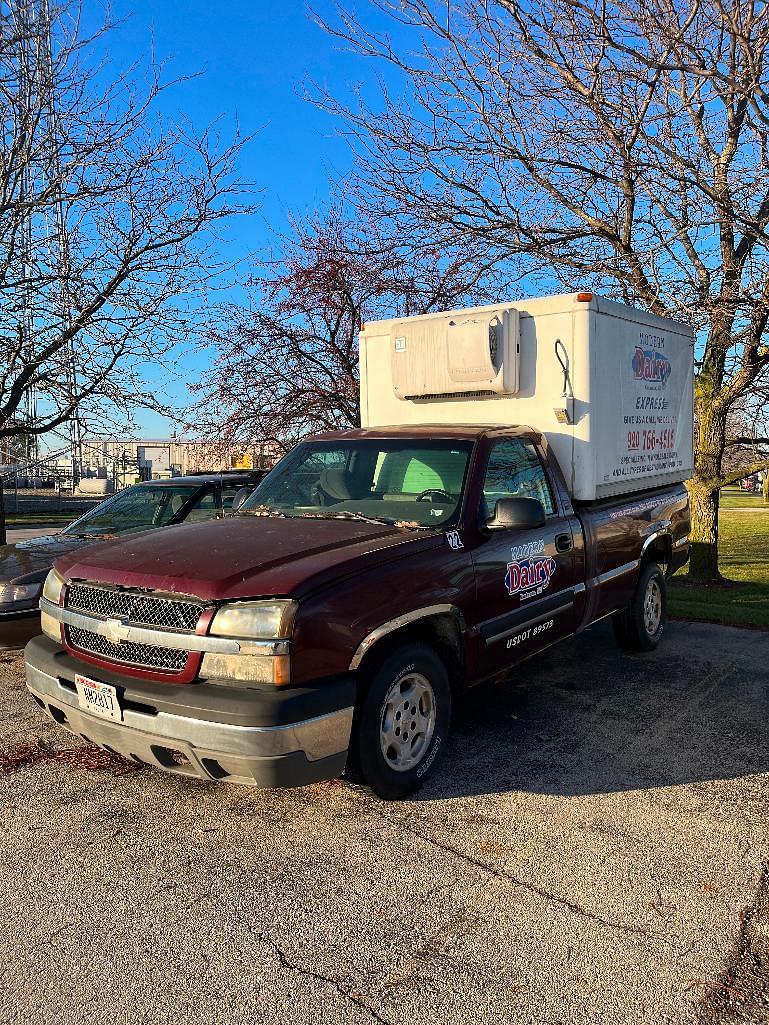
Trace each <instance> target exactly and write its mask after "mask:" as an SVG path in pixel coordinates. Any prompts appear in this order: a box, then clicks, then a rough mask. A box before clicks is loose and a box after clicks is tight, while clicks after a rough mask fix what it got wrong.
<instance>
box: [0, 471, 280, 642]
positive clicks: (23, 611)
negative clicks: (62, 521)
mask: <svg viewBox="0 0 769 1025" xmlns="http://www.w3.org/2000/svg"><path fill="white" fill-rule="evenodd" d="M264 475H265V471H263V470H234V471H227V472H224V473H193V474H190V475H188V476H186V477H172V478H171V479H170V480H153V481H146V482H144V483H142V484H134V485H133V486H132V487H129V488H126V489H125V490H123V491H119V492H118V493H117V494H116V495H114V496H112V497H111V498H108V499H106V500H105V501H104V502H101V503H99V505H97V506H95V507H94V508H93V509H89V510H88V512H87V513H85V514H84V515H83V516H81V517H79V519H77V520H75V521H74V523H71V524H70V525H69V526H68V527H65V528H64V529H63V530H62V531H60V532H59V533H58V534H47V535H44V536H42V537H36V538H33V539H31V540H28V541H18V542H16V543H15V544H8V545H2V546H0V646H8V645H9V644H12V643H14V642H15V640H16V638H17V637H18V639H19V640H26V639H28V637H29V636H32V635H34V634H35V633H38V632H39V624H40V610H39V608H38V601H39V600H40V592H41V589H42V586H43V581H44V580H45V577H46V574H47V573H48V570H49V569H50V568H51V566H52V565H53V563H54V561H55V560H56V559H58V558H59V556H61V555H66V554H69V553H70V552H72V551H74V550H75V549H77V548H82V547H83V546H84V545H87V544H93V543H94V542H95V541H105V540H109V539H110V538H114V537H121V536H123V535H125V534H133V533H136V532H138V531H144V530H153V529H155V528H158V527H169V526H172V525H175V524H178V523H182V522H192V523H200V522H202V521H204V520H212V519H217V518H219V517H222V516H224V515H226V514H227V513H228V512H229V511H230V510H231V509H232V507H233V504H236V505H239V504H240V503H241V502H243V501H244V500H245V499H246V498H247V497H248V495H250V494H251V492H252V491H253V489H254V488H255V487H256V485H257V484H258V483H259V482H260V481H261V480H262V478H263V477H264Z"/></svg>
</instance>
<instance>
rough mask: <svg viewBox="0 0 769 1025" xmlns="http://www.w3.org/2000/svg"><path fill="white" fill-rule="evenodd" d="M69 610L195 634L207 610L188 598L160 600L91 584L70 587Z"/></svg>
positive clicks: (137, 592)
mask: <svg viewBox="0 0 769 1025" xmlns="http://www.w3.org/2000/svg"><path fill="white" fill-rule="evenodd" d="M67 608H70V609H76V610H77V611H78V612H84V613H86V614H87V615H91V616H102V617H104V618H105V619H125V620H127V621H128V622H130V623H136V625H137V626H157V627H161V628H162V629H163V630H187V631H194V630H195V627H196V626H197V625H198V619H199V618H200V613H201V612H202V611H203V606H202V605H200V604H199V603H198V602H194V601H189V600H186V599H184V598H160V597H158V596H156V595H154V594H147V593H145V592H143V591H120V590H116V589H113V588H109V587H94V586H92V585H91V584H78V583H72V584H70V586H69V588H68V590H67Z"/></svg>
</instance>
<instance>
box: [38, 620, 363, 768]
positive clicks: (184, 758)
mask: <svg viewBox="0 0 769 1025" xmlns="http://www.w3.org/2000/svg"><path fill="white" fill-rule="evenodd" d="M25 663H26V676H27V687H28V688H29V690H30V692H31V693H32V696H33V697H34V699H35V701H36V702H37V704H38V705H39V706H40V707H41V709H42V710H43V711H44V712H45V713H46V715H48V716H49V718H51V719H53V721H54V722H57V723H58V724H59V725H60V726H63V727H64V728H65V729H68V730H69V731H70V732H72V733H74V734H76V735H77V736H79V737H81V738H82V739H83V740H85V741H87V742H88V743H92V744H96V745H98V746H99V747H101V748H104V749H105V750H107V751H110V752H111V753H113V754H118V755H122V757H124V758H127V759H129V760H132V761H135V762H143V763H145V764H147V765H151V766H154V767H155V768H159V769H163V770H164V771H165V772H171V773H175V774H177V775H183V776H195V777H199V778H201V779H206V780H217V781H222V782H227V783H242V784H246V785H250V786H258V787H293V786H305V785H306V784H308V783H315V782H318V781H319V780H323V779H333V778H334V777H336V776H339V775H341V773H342V772H343V771H344V767H345V763H346V760H347V748H348V745H349V741H350V731H351V728H352V716H353V703H354V697H355V683H354V680H353V678H352V677H345V678H342V679H340V680H332V681H327V682H322V683H319V684H318V686H317V687H315V688H287V689H285V690H277V689H276V688H271V689H269V690H268V689H259V690H240V691H238V690H236V689H235V688H230V687H219V686H212V685H206V684H188V685H184V684H177V685H174V684H151V683H143V682H141V681H137V680H136V679H135V678H133V677H128V676H120V675H119V674H117V673H114V672H105V671H102V670H99V671H95V670H94V671H91V668H90V667H89V666H85V665H81V664H80V663H79V662H77V661H75V659H73V658H72V657H71V656H69V655H67V654H66V653H65V652H63V651H62V650H61V648H60V647H58V646H57V645H56V644H55V642H53V641H51V640H50V639H49V638H47V637H36V638H35V639H34V640H32V641H30V643H29V644H28V645H27V647H26V649H25ZM83 670H85V674H84V675H88V676H90V677H95V678H97V679H99V680H101V681H102V682H104V683H109V684H111V685H112V686H115V687H117V690H118V697H119V701H120V705H121V708H122V711H123V721H122V722H115V721H112V720H108V719H102V718H100V717H98V716H95V715H93V714H92V713H91V712H87V711H84V710H83V709H81V708H80V706H79V703H78V696H77V691H76V689H75V683H74V680H75V674H76V673H80V672H82V671H83Z"/></svg>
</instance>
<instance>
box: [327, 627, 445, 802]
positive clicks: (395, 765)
mask: <svg viewBox="0 0 769 1025" xmlns="http://www.w3.org/2000/svg"><path fill="white" fill-rule="evenodd" d="M450 721H451V684H450V683H449V678H448V673H447V672H446V667H445V666H444V664H443V662H442V661H441V659H440V658H439V657H438V656H437V655H436V653H435V652H434V651H433V650H432V648H429V647H427V645H425V644H405V645H403V647H401V648H397V649H396V650H395V651H393V652H392V653H391V654H390V655H388V656H386V657H385V658H384V660H383V661H382V662H381V663H380V664H379V666H378V667H377V668H376V669H375V670H374V673H373V676H372V678H371V681H370V683H369V685H368V687H367V688H366V691H365V693H364V694H363V697H362V699H361V701H360V702H359V705H358V707H357V708H356V711H355V719H354V721H353V727H352V737H351V741H350V755H349V758H348V768H347V774H348V776H349V777H350V778H351V779H353V780H356V781H358V782H360V783H364V784H365V785H366V786H368V787H370V788H371V789H372V790H373V791H374V793H375V794H377V796H378V797H382V798H384V800H386V801H395V800H399V799H400V798H403V797H406V796H407V795H408V794H410V793H413V792H414V791H415V790H417V789H418V788H419V787H420V786H421V785H422V784H423V783H424V782H425V780H426V779H427V778H428V777H429V776H431V775H432V773H433V772H434V771H435V767H436V765H437V764H438V760H439V758H440V756H441V755H442V754H443V750H444V748H445V746H446V738H447V737H448V733H449V724H450Z"/></svg>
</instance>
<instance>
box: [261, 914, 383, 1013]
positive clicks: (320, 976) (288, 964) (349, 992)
mask: <svg viewBox="0 0 769 1025" xmlns="http://www.w3.org/2000/svg"><path fill="white" fill-rule="evenodd" d="M255 935H256V937H257V939H259V940H261V941H262V942H263V943H266V944H267V946H268V947H270V949H271V950H272V951H273V952H274V953H275V954H277V956H278V960H279V961H280V963H281V965H282V966H283V967H284V968H287V969H288V970H289V971H292V972H296V973H297V974H299V975H304V976H305V977H306V978H309V979H315V980H316V981H317V982H325V983H327V984H328V985H329V986H333V987H334V989H335V990H336V991H337V993H339V995H340V996H343V997H344V998H345V999H346V1000H349V1001H350V1003H351V1004H354V1005H355V1006H356V1007H359V1008H360V1009H361V1010H362V1011H365V1012H366V1013H367V1014H368V1015H369V1016H370V1017H371V1018H373V1020H374V1021H377V1022H380V1023H381V1025H392V1022H390V1021H389V1020H388V1019H387V1018H383V1017H382V1016H381V1015H380V1014H378V1013H377V1012H376V1011H375V1010H374V1009H373V1007H369V1005H368V1004H367V1003H366V1002H365V1000H364V999H363V997H361V996H359V995H358V994H357V993H356V992H355V991H354V990H353V989H351V988H350V989H347V988H346V987H345V986H343V985H342V983H341V982H340V981H339V979H335V978H334V977H333V976H332V975H325V974H324V973H323V972H318V971H315V970H314V969H312V968H305V967H303V966H302V965H299V964H295V963H294V962H292V961H290V960H289V958H288V956H287V954H286V952H285V951H284V950H283V949H282V947H281V946H280V945H279V944H278V943H277V941H276V940H274V939H273V938H272V936H270V935H268V934H267V933H264V932H260V933H255Z"/></svg>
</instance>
